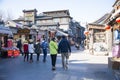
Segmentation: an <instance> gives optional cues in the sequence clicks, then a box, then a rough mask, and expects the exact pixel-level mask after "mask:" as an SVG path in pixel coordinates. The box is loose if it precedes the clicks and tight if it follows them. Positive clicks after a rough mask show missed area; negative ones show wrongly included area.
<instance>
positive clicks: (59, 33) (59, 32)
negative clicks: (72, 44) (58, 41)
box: [56, 30, 68, 36]
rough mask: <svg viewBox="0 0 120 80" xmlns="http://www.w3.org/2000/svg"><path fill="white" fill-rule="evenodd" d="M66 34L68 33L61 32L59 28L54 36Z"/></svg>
mask: <svg viewBox="0 0 120 80" xmlns="http://www.w3.org/2000/svg"><path fill="white" fill-rule="evenodd" d="M63 35H64V36H68V34H67V33H64V32H62V31H59V30H57V33H56V36H63Z"/></svg>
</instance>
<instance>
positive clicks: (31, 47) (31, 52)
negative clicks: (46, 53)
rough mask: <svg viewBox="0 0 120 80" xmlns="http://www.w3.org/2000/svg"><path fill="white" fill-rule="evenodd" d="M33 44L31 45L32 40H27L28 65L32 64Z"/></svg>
mask: <svg viewBox="0 0 120 80" xmlns="http://www.w3.org/2000/svg"><path fill="white" fill-rule="evenodd" d="M34 49H35V48H34V44H33V40H32V39H30V40H29V44H28V51H29V54H30V63H31V62H33V53H34Z"/></svg>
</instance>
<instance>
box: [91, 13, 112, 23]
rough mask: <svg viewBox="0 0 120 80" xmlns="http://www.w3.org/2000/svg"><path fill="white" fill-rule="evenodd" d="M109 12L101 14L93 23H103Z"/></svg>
mask: <svg viewBox="0 0 120 80" xmlns="http://www.w3.org/2000/svg"><path fill="white" fill-rule="evenodd" d="M109 15H110V14H109V13H106V14H105V15H104V16H102V17H101V18H100V19H98V20H96V21H95V22H93V24H104V21H105V20H106V18H107V17H108V16H109Z"/></svg>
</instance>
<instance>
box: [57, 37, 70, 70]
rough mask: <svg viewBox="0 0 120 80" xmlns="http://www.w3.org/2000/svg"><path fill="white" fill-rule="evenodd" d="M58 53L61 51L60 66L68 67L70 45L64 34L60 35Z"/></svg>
mask: <svg viewBox="0 0 120 80" xmlns="http://www.w3.org/2000/svg"><path fill="white" fill-rule="evenodd" d="M58 53H61V56H62V67H63V68H64V69H68V59H69V56H70V54H71V47H70V44H69V42H68V40H67V39H66V37H65V36H62V39H61V41H60V43H59V45H58Z"/></svg>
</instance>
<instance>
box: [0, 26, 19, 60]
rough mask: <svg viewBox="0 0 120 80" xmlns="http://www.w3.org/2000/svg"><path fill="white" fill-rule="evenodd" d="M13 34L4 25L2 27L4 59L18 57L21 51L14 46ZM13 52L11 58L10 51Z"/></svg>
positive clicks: (0, 39) (0, 47)
mask: <svg viewBox="0 0 120 80" xmlns="http://www.w3.org/2000/svg"><path fill="white" fill-rule="evenodd" d="M12 37H13V34H12V31H11V30H10V29H9V27H5V26H4V25H0V56H1V57H3V58H7V57H11V56H14V57H16V56H18V55H19V49H18V48H16V47H15V46H13V39H12ZM10 50H11V51H13V52H12V54H11V56H10V54H9V51H10Z"/></svg>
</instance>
